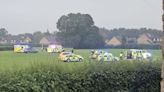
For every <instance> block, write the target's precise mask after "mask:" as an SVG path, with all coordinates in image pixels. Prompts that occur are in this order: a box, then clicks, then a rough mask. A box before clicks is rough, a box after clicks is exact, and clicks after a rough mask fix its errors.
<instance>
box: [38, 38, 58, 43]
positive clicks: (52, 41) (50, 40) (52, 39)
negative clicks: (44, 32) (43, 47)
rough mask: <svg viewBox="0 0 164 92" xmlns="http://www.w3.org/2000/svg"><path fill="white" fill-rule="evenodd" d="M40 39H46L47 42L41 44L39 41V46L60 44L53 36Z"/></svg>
mask: <svg viewBox="0 0 164 92" xmlns="http://www.w3.org/2000/svg"><path fill="white" fill-rule="evenodd" d="M42 39H46V40H47V41H48V42H41V41H40V43H41V44H44V43H46V44H60V43H59V41H58V40H57V39H56V37H54V36H47V37H43V38H42ZM42 39H41V40H42ZM44 41H45V40H44Z"/></svg>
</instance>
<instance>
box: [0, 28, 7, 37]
mask: <svg viewBox="0 0 164 92" xmlns="http://www.w3.org/2000/svg"><path fill="white" fill-rule="evenodd" d="M7 34H8V31H7V30H6V29H5V28H1V29H0V36H1V37H2V36H6V35H7Z"/></svg>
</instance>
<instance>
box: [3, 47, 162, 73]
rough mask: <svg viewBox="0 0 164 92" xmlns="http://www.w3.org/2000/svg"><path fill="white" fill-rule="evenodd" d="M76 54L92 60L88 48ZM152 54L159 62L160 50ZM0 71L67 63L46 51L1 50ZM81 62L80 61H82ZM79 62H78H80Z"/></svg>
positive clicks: (153, 51)
mask: <svg viewBox="0 0 164 92" xmlns="http://www.w3.org/2000/svg"><path fill="white" fill-rule="evenodd" d="M108 51H110V52H111V53H113V54H114V55H115V56H119V53H120V52H121V51H124V50H121V49H111V50H108ZM74 52H75V53H76V54H79V55H81V56H83V57H84V62H85V63H87V62H89V61H93V60H91V59H90V58H89V55H90V50H87V49H86V50H84V49H83V50H74ZM150 52H151V53H152V55H153V61H154V62H159V61H161V58H162V57H161V51H160V50H151V51H150ZM0 56H1V58H0V71H3V70H6V69H7V70H14V69H21V68H24V67H29V66H32V65H35V64H39V63H45V64H46V63H47V64H48V63H49V64H51V63H52V64H55V65H56V64H60V63H61V64H63V63H64V65H68V63H65V62H62V61H60V60H59V59H58V54H57V53H53V54H49V53H47V52H39V53H36V54H35V53H28V54H25V53H14V52H12V51H2V52H0ZM84 62H81V63H84ZM81 63H80V64H81Z"/></svg>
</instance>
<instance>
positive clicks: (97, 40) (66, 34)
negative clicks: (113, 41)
mask: <svg viewBox="0 0 164 92" xmlns="http://www.w3.org/2000/svg"><path fill="white" fill-rule="evenodd" d="M57 28H58V29H59V31H60V33H59V34H60V35H58V36H59V38H61V39H62V40H64V41H63V42H64V44H65V45H66V46H72V47H75V48H92V47H93V48H96V47H102V46H103V45H104V43H103V38H102V37H101V36H100V34H99V28H98V27H96V26H95V25H94V21H93V19H92V17H91V16H90V15H89V14H80V13H77V14H73V13H70V14H68V15H63V16H62V17H60V18H59V20H58V22H57ZM61 36H62V37H61Z"/></svg>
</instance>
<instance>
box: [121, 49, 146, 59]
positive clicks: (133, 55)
mask: <svg viewBox="0 0 164 92" xmlns="http://www.w3.org/2000/svg"><path fill="white" fill-rule="evenodd" d="M143 53H144V52H142V51H137V52H135V51H126V52H124V53H123V52H120V56H119V57H120V60H123V59H134V60H142V59H143Z"/></svg>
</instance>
